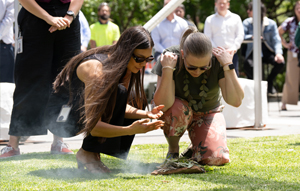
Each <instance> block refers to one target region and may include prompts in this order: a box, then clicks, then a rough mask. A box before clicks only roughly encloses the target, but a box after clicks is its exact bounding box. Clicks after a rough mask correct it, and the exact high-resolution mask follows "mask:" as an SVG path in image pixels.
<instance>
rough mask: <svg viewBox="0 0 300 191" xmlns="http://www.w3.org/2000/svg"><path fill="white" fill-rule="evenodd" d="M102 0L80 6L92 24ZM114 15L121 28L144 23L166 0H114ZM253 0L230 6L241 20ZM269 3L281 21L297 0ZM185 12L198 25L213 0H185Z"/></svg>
mask: <svg viewBox="0 0 300 191" xmlns="http://www.w3.org/2000/svg"><path fill="white" fill-rule="evenodd" d="M102 2H104V1H102V0H85V1H84V3H83V6H82V8H81V10H82V12H83V13H84V14H85V16H86V18H87V20H88V22H89V24H92V23H95V22H97V20H98V18H97V9H98V6H99V5H100V3H102ZM107 2H108V3H109V5H110V6H111V18H112V19H113V22H115V23H116V24H117V25H119V27H120V30H121V32H122V31H124V30H125V29H126V28H128V27H130V26H135V25H144V24H145V23H146V22H147V21H149V20H150V19H151V18H152V17H153V16H154V15H155V14H156V13H157V12H158V11H159V10H160V9H161V8H162V7H163V0H156V1H152V0H111V1H107ZM249 2H251V0H241V1H231V2H230V10H231V11H232V12H234V13H236V14H238V15H240V16H241V18H242V20H244V19H246V18H247V17H248V15H247V5H248V3H249ZM262 2H263V3H264V4H265V5H266V7H267V15H268V17H270V18H271V19H274V20H275V21H276V22H277V24H278V25H279V24H280V23H281V22H283V20H284V19H286V18H287V17H289V16H292V15H293V5H294V4H295V2H296V0H290V1H282V0H262ZM183 4H184V5H185V8H186V15H190V16H191V18H192V20H193V21H194V23H196V25H197V26H200V27H203V23H204V21H205V19H206V17H208V16H209V15H211V14H214V1H213V0H185V1H184V2H183Z"/></svg>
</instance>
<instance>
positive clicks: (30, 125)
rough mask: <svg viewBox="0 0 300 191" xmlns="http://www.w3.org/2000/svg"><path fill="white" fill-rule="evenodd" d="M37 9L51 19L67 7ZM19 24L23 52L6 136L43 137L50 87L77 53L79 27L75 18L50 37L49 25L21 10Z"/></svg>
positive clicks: (19, 56)
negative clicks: (43, 11)
mask: <svg viewBox="0 0 300 191" xmlns="http://www.w3.org/2000/svg"><path fill="white" fill-rule="evenodd" d="M39 5H40V6H41V7H42V8H43V9H44V10H46V11H47V12H48V13H49V14H50V15H53V16H61V17H64V16H65V14H66V12H67V11H68V9H69V4H62V3H61V2H60V1H58V0H54V1H51V2H50V3H49V4H47V3H39ZM18 24H19V26H20V31H21V34H22V36H23V52H22V53H20V54H17V57H16V63H15V84H16V89H15V92H14V96H13V100H14V105H13V110H12V116H11V124H10V130H9V134H10V135H14V136H31V135H43V134H47V129H46V128H45V127H44V126H43V125H42V123H43V117H44V112H45V108H46V105H47V102H48V98H49V95H50V93H51V92H52V83H53V81H54V79H55V77H56V75H57V74H58V73H59V72H60V71H61V69H62V68H63V67H64V66H65V64H66V63H67V61H69V60H70V59H71V58H72V57H73V56H75V55H76V54H78V53H79V52H80V23H79V20H78V18H76V19H75V20H74V21H73V22H72V23H71V27H70V28H66V29H65V30H58V31H55V32H53V33H50V32H49V31H48V29H49V28H50V25H49V24H47V23H46V22H45V21H44V20H42V19H40V18H38V17H36V16H34V15H33V14H31V13H29V12H28V11H27V10H25V9H24V8H22V9H21V11H20V12H19V15H18ZM58 136H59V135H58Z"/></svg>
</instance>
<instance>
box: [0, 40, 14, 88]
mask: <svg viewBox="0 0 300 191" xmlns="http://www.w3.org/2000/svg"><path fill="white" fill-rule="evenodd" d="M14 65H15V64H14V47H13V46H12V44H5V43H2V42H1V43H0V82H9V83H14Z"/></svg>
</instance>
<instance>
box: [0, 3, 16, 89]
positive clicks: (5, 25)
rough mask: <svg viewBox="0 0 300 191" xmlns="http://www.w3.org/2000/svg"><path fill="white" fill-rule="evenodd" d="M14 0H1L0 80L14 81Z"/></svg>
mask: <svg viewBox="0 0 300 191" xmlns="http://www.w3.org/2000/svg"><path fill="white" fill-rule="evenodd" d="M13 23H14V0H0V82H11V83H13V82H14V47H13V46H12V44H13V43H14V38H13Z"/></svg>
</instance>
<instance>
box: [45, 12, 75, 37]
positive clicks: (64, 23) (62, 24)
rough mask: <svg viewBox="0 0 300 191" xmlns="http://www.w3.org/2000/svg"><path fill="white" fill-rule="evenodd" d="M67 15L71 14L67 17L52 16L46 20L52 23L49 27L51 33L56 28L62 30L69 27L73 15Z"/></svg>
mask: <svg viewBox="0 0 300 191" xmlns="http://www.w3.org/2000/svg"><path fill="white" fill-rule="evenodd" d="M69 17H71V16H68V17H52V19H51V20H50V21H48V22H47V23H48V24H50V25H52V26H51V27H50V28H49V31H50V32H51V33H53V32H55V31H56V30H64V29H66V28H67V27H70V25H71V22H72V21H73V17H72V18H69ZM51 23H52V24H51Z"/></svg>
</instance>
